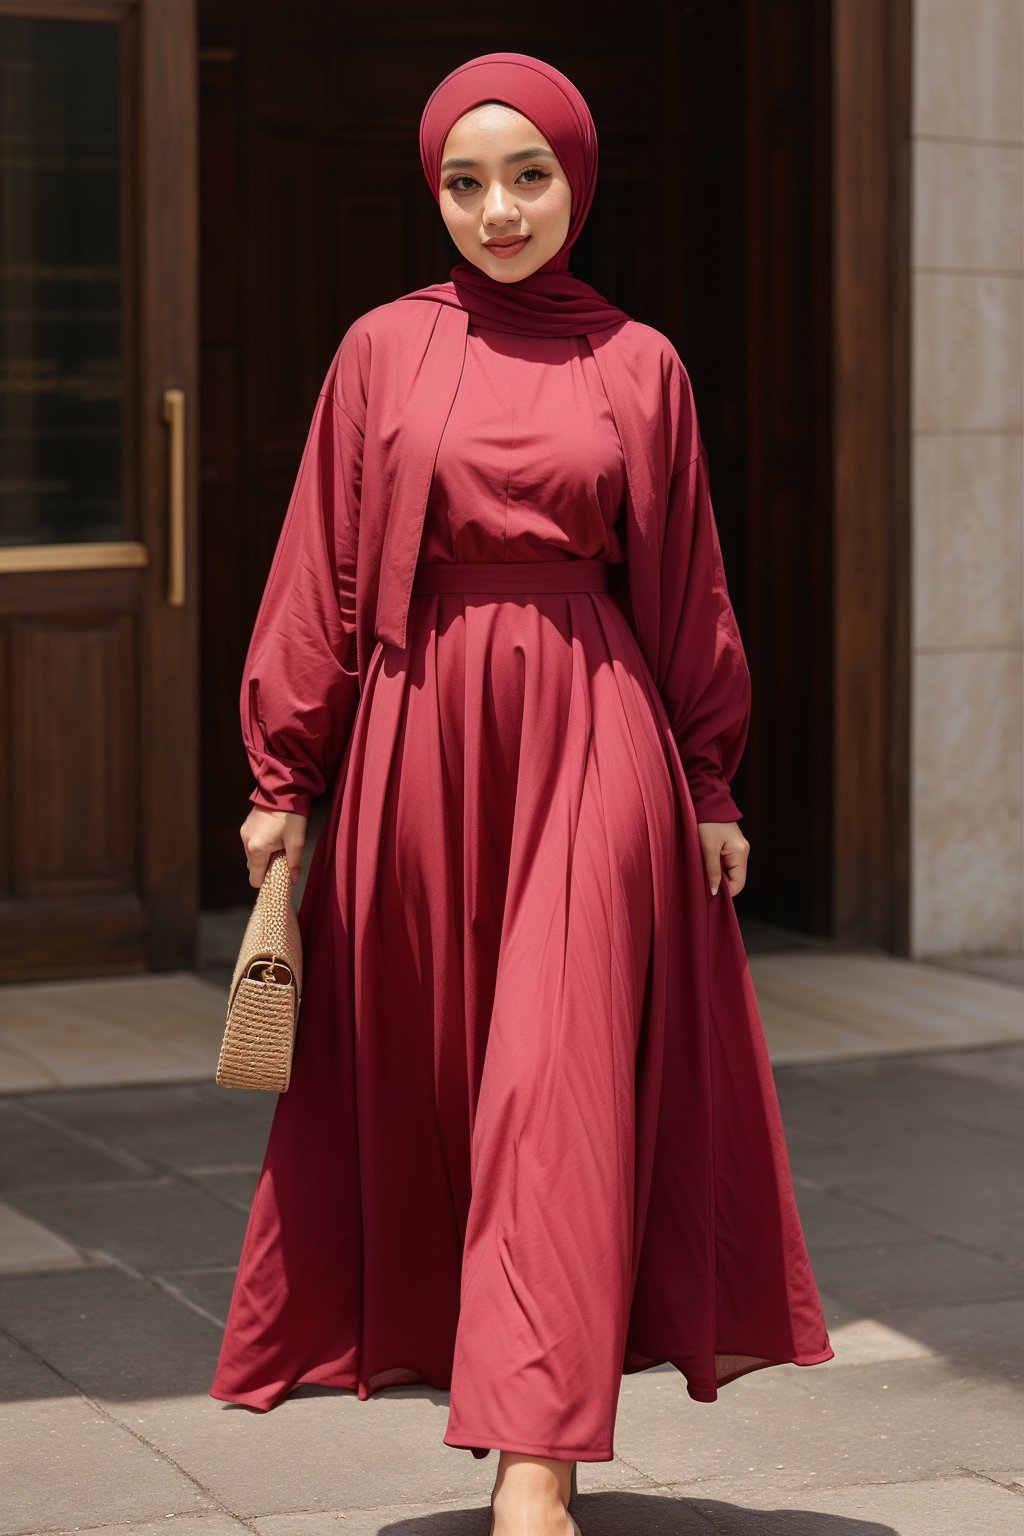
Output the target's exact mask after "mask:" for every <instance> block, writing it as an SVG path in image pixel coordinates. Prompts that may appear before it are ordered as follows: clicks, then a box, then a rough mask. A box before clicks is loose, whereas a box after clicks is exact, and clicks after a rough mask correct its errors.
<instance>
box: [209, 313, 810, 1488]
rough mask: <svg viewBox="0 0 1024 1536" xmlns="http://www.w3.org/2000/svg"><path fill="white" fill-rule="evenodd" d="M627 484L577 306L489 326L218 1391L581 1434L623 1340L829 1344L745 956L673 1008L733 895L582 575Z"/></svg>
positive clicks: (380, 678)
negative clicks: (381, 1403) (398, 1400)
mask: <svg viewBox="0 0 1024 1536" xmlns="http://www.w3.org/2000/svg"><path fill="white" fill-rule="evenodd" d="M323 403H324V402H323V400H321V401H320V402H319V406H320V407H321V408H322V407H323ZM343 425H344V424H343ZM304 469H305V466H304ZM303 472H304V471H300V475H301V474H302V473H303ZM309 472H310V473H313V472H314V471H313V470H312V469H310V470H309ZM624 497H625V478H624V465H623V457H622V450H621V447H620V444H619V439H618V436H617V433H616V430H615V424H614V421H613V418H612V414H611V411H610V409H609V405H608V401H607V399H606V397H605V395H604V392H603V389H602V387H601V382H600V375H599V372H598V370H597V365H596V364H595V361H594V358H593V355H592V352H591V348H590V345H589V343H588V341H587V339H586V337H584V336H578V337H557V338H551V337H531V336H522V335H516V336H512V335H506V334H503V333H500V332H497V331H490V330H487V329H485V328H483V327H481V326H478V325H476V324H471V325H470V328H469V334H468V342H467V352H466V363H465V371H464V373H463V376H462V380H461V383H460V387H459V391H458V395H457V397H456V401H455V405H454V408H453V411H452V414H451V416H450V417H449V419H448V422H447V425H446V428H445V431H444V434H443V436H442V440H441V444H440V449H439V453H438V457H437V460H436V463H435V468H434V477H433V484H432V489H431V492H430V498H429V501H428V505H427V513H426V521H425V525H424V531H423V538H422V543H421V546H420V551H419V565H418V567H417V576H416V580H415V583H414V586H413V595H412V598H411V605H410V613H409V628H408V639H407V644H406V646H405V648H404V650H399V648H398V647H396V646H395V645H393V644H390V643H386V642H383V641H378V643H377V645H376V648H375V650H374V652H373V655H372V656H371V659H370V663H369V667H368V676H367V681H366V684H365V686H364V688H363V690H362V693H361V695H360V699H359V705H358V710H357V713H356V717H355V722H354V725H353V728H352V731H351V734H350V736H349V739H348V742H347V744H346V747H345V752H344V757H343V759H342V761H341V765H340V769H339V771H338V773H337V777H336V780H335V784H334V789H333V795H332V799H331V805H330V811H329V814H328V817H327V820H326V822H325V825H324V827H323V830H322V833H321V836H320V839H319V841H318V843H317V847H316V849H315V851H314V855H313V858H312V862H311V867H310V871H309V876H308V880H307V885H306V889H305V892H304V897H303V901H302V905H301V909H300V920H301V924H302V930H303V939H304V944H305V952H306V978H305V989H304V994H303V1000H302V1008H301V1011H300V1016H299V1025H298V1031H297V1037H296V1046H295V1056H294V1061H293V1069H292V1081H291V1086H290V1087H289V1089H288V1091H287V1093H285V1094H283V1095H282V1096H281V1097H280V1098H279V1100H278V1103H277V1106H276V1110H275V1115H274V1120H273V1125H272V1128H271V1134H270V1139H269V1143H268V1146H267V1151H266V1156H265V1160H264V1165H263V1169H262V1171H261V1174H260V1179H259V1183H258V1186H257V1190H256V1193H255V1196H254V1200H253V1205H252V1211H251V1214H250V1218H249V1224H248V1227H247V1231H246V1235H245V1241H244V1245H243V1250H242V1255H241V1262H240V1265H239V1271H238V1276H237V1280H236V1283H235V1288H234V1292H233V1296H232V1301H231V1309H230V1313H229V1317H228V1321H227V1326H226V1329H225V1333H224V1338H223V1342H222V1346H221V1352H220V1359H219V1362H218V1365H217V1370H216V1375H215V1378H214V1381H213V1384H212V1387H211V1395H212V1396H214V1397H217V1398H222V1399H225V1400H228V1401H233V1402H240V1403H246V1404H248V1405H250V1406H251V1407H254V1408H257V1409H264V1410H265V1409H269V1408H272V1407H273V1406H274V1405H275V1404H276V1403H277V1402H279V1401H280V1400H281V1398H282V1397H283V1396H285V1394H286V1393H288V1392H289V1391H290V1390H291V1389H292V1388H294V1387H295V1386H296V1385H297V1384H299V1383H302V1382H311V1383H312V1382H315V1383H320V1384H328V1385H331V1386H335V1387H347V1388H350V1389H354V1390H355V1391H357V1393H358V1395H359V1396H360V1397H364V1398H365V1397H367V1396H368V1395H370V1394H371V1393H372V1392H374V1391H376V1390H378V1389H379V1388H382V1387H387V1386H389V1385H395V1384H398V1383H408V1382H417V1381H419V1382H427V1383H432V1384H434V1385H435V1386H439V1387H449V1386H450V1388H451V1399H450V1411H449V1417H448V1424H447V1429H446V1432H445V1435H444V1442H445V1443H446V1444H448V1445H451V1446H461V1447H467V1448H469V1449H471V1450H473V1452H474V1454H477V1455H482V1454H485V1452H486V1450H487V1449H489V1448H492V1447H504V1448H507V1449H510V1450H518V1451H522V1452H525V1453H528V1454H534V1455H542V1456H557V1457H562V1458H566V1459H581V1460H595V1461H600V1460H608V1459H610V1458H611V1457H612V1455H613V1430H614V1420H615V1413H616V1405H617V1400H618V1393H619V1388H620V1385H621V1379H622V1374H623V1372H624V1371H635V1370H640V1369H643V1368H644V1367H646V1366H650V1365H653V1364H656V1363H662V1362H665V1361H671V1362H673V1363H674V1364H675V1365H676V1366H677V1367H678V1368H679V1370H680V1371H681V1372H682V1373H683V1374H684V1376H685V1378H686V1381H687V1387H688V1390H689V1392H690V1395H691V1396H692V1397H694V1398H697V1399H701V1400H705V1401H710V1400H712V1399H713V1398H714V1397H715V1396H716V1393H717V1388H718V1386H719V1385H721V1384H722V1383H723V1382H724V1381H728V1380H731V1379H733V1377H735V1376H738V1375H740V1374H742V1373H743V1372H745V1371H748V1370H751V1369H755V1368H757V1367H759V1366H763V1365H768V1364H775V1363H781V1362H785V1361H794V1362H796V1363H798V1364H813V1363H816V1362H818V1361H821V1360H826V1359H828V1358H830V1357H831V1349H830V1347H829V1344H828V1340H827V1337H826V1333H825V1328H824V1323H823V1321H822V1318H821V1312H820V1307H819V1303H818V1297H817V1292H816V1289H815V1286H814V1282H813V1278H812V1276H811V1272H810V1268H809V1265H808V1263H807V1257H806V1252H805V1250H804V1248H803V1245H802V1241H800V1240H799V1238H798V1239H797V1240H796V1241H794V1240H793V1233H794V1232H797V1233H799V1226H798V1221H797V1218H796V1214H795V1208H794V1207H793V1204H792V1190H791V1187H790V1185H789V1182H788V1164H787V1163H786V1161H785V1153H784V1148H783V1147H782V1145H781V1127H780V1123H779V1119H778V1107H777V1101H776V1099H775V1092H774V1085H773V1082H772V1078H771V1071H770V1067H769V1065H768V1059H767V1053H766V1050H765V1045H764V1039H763V1034H762V1033H761V1030H760V1023H759V1019H758V1017H757V1013H756V1005H755V1003H754V1001H753V996H752V990H751V984H750V978H749V974H748V973H747V972H746V970H745V968H740V967H737V972H736V974H735V975H730V976H725V977H720V978H718V979H717V982H716V985H717V986H718V987H719V988H720V990H721V994H722V997H723V1009H722V1016H723V1017H728V1018H731V1019H743V1020H750V1019H753V1020H754V1021H755V1024H756V1027H755V1028H753V1029H750V1028H749V1027H747V1026H744V1027H743V1028H742V1029H738V1028H736V1027H733V1028H732V1035H731V1037H730V1036H729V1035H728V1034H727V1033H723V1034H721V1037H719V1036H718V1035H717V1034H716V1029H715V1026H714V1017H713V1014H710V1015H709V1016H710V1017H711V1018H712V1022H711V1024H710V1025H709V1023H708V1022H707V1020H706V1019H696V1018H692V1017H690V1016H688V1012H687V1009H686V1008H685V1007H683V1006H682V999H683V998H684V996H685V995H686V985H685V983H686V979H687V973H688V970H690V971H692V970H694V969H697V968H699V966H700V965H701V964H702V963H703V961H704V959H705V956H704V955H702V954H701V953H700V951H699V945H700V943H701V942H703V943H705V944H706V942H707V940H706V937H705V939H704V940H703V941H701V940H698V938H697V937H696V935H697V934H699V933H701V932H703V933H704V934H705V935H706V933H707V923H706V922H704V920H703V916H702V913H701V912H700V911H699V909H698V904H700V907H701V908H703V907H704V905H705V904H706V903H709V902H711V903H720V904H721V903H730V902H731V900H732V897H731V895H730V894H729V892H728V888H727V886H726V885H725V883H724V881H723V884H722V885H721V887H720V889H719V892H718V894H717V895H715V896H711V895H710V894H709V891H710V888H709V886H708V883H707V879H706V874H705V872H704V866H703V855H702V852H701V847H700V841H699V836H698V833H697V823H696V819H695V814H694V808H693V804H692V802H691V800H690V795H689V789H688V786H687V782H686V779H685V777H684V775H683V772H682V768H681V763H680V759H679V756H678V753H677V751H676V748H675V744H674V743H673V740H672V735H671V731H670V727H669V723H668V719H667V716H666V713H665V709H664V706H663V703H662V701H661V699H660V698H659V696H658V693H657V690H656V688H655V685H654V683H653V681H652V679H651V676H650V673H649V671H648V669H647V666H646V664H645V662H644V659H643V656H642V654H641V651H640V647H639V644H638V641H637V639H636V636H635V635H634V633H633V630H632V628H631V627H630V623H629V622H628V620H627V617H626V615H625V613H624V611H623V610H622V608H620V607H619V605H618V603H617V602H616V601H615V599H614V598H613V597H612V595H611V594H610V592H609V591H607V590H604V582H603V581H602V579H601V578H602V576H603V574H604V572H605V566H606V563H615V562H619V561H621V560H622V559H623V558H624V547H625V546H624V540H623V537H622V525H621V522H620V518H621V515H622V509H623V505H624ZM495 567H497V568H495ZM257 803H258V801H257ZM738 815H739V811H738V809H737V807H736V806H735V804H734V803H733V802H732V800H731V797H730V795H729V791H728V786H722V788H721V791H720V793H719V796H718V800H717V803H716V814H715V819H722V820H728V819H732V817H733V816H738ZM698 916H700V917H701V921H700V922H698V921H697V918H698ZM719 920H720V921H722V922H725V921H727V920H728V921H730V922H735V915H734V914H733V913H731V912H727V913H724V914H723V915H722V917H721V918H720V919H719Z"/></svg>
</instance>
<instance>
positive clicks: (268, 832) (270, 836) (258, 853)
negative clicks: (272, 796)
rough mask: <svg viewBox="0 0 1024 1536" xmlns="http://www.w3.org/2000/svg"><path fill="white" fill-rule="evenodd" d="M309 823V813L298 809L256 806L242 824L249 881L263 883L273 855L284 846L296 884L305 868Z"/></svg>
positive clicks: (293, 882) (293, 881)
mask: <svg viewBox="0 0 1024 1536" xmlns="http://www.w3.org/2000/svg"><path fill="white" fill-rule="evenodd" d="M307 825H308V817H306V816H300V815H299V813H298V812H297V811H266V810H264V809H263V807H262V806H259V805H254V806H253V808H252V810H251V811H250V812H249V814H248V816H247V817H246V818H245V820H244V821H243V822H242V825H241V828H240V834H241V838H242V844H243V846H244V848H245V862H246V864H247V865H248V867H249V884H250V885H255V886H261V885H262V884H263V877H264V875H265V874H266V872H267V865H268V864H269V863H270V860H271V857H272V856H273V855H274V854H275V853H280V851H281V850H282V849H283V850H284V852H285V853H286V855H287V857H288V871H289V873H290V875H291V877H292V885H294V884H295V882H296V881H297V880H298V878H299V876H300V874H301V872H302V850H303V847H304V846H305V842H306V827H307Z"/></svg>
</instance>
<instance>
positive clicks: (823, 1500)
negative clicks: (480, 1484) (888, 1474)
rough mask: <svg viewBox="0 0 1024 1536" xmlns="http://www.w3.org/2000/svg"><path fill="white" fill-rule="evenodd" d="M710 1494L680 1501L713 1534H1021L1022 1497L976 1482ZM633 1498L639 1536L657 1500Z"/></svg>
mask: <svg viewBox="0 0 1024 1536" xmlns="http://www.w3.org/2000/svg"><path fill="white" fill-rule="evenodd" d="M734 1487H735V1485H734ZM709 1495H711V1490H710V1489H700V1488H697V1489H686V1490H684V1493H683V1497H682V1500H681V1502H682V1503H683V1504H684V1507H685V1505H686V1504H688V1503H692V1507H693V1508H694V1509H695V1510H696V1511H697V1512H698V1513H699V1514H700V1515H702V1516H703V1517H704V1518H705V1519H706V1520H707V1522H708V1524H709V1526H710V1528H711V1530H712V1531H717V1532H719V1533H720V1536H1020V1532H1021V1530H1022V1528H1024V1503H1022V1501H1021V1499H1020V1498H1018V1497H1016V1496H1015V1495H1014V1494H1012V1493H1009V1492H1008V1491H1007V1490H1006V1489H1005V1488H999V1487H994V1486H993V1485H992V1484H991V1483H989V1482H986V1481H985V1480H984V1479H982V1478H976V1477H957V1476H954V1477H946V1478H936V1479H934V1480H933V1481H929V1482H920V1483H881V1484H872V1485H869V1486H867V1487H851V1486H846V1487H841V1488H816V1489H814V1490H813V1491H811V1492H808V1493H806V1494H796V1495H787V1497H786V1498H785V1499H783V1500H780V1499H777V1498H776V1497H775V1496H774V1494H772V1493H771V1492H769V1491H765V1490H757V1489H754V1488H743V1489H740V1490H736V1491H733V1490H730V1491H729V1492H728V1493H726V1492H722V1493H715V1494H714V1495H711V1496H709ZM636 1497H637V1499H638V1500H639V1499H643V1501H644V1504H643V1506H639V1505H638V1508H643V1509H644V1513H641V1514H638V1515H637V1516H636V1520H635V1529H637V1530H642V1531H644V1532H645V1533H646V1531H647V1530H648V1524H647V1519H646V1512H645V1510H646V1505H647V1504H648V1503H650V1502H653V1501H654V1499H655V1498H656V1497H657V1496H656V1495H645V1494H638V1495H636ZM677 1497H678V1495H677ZM609 1502H610V1501H609ZM601 1513H602V1512H599V1511H598V1510H597V1509H596V1508H595V1509H594V1511H593V1514H592V1515H591V1514H590V1513H589V1512H588V1515H587V1529H586V1536H612V1533H613V1532H614V1531H615V1530H616V1526H615V1525H614V1524H613V1523H611V1522H607V1523H606V1522H605V1521H604V1520H602V1518H601ZM622 1528H623V1527H622V1526H621V1525H620V1526H619V1527H618V1529H619V1530H621V1529H622ZM657 1528H658V1527H655V1526H652V1527H650V1529H652V1530H653V1529H657ZM663 1529H666V1530H671V1529H672V1527H671V1526H670V1525H669V1526H665V1527H663Z"/></svg>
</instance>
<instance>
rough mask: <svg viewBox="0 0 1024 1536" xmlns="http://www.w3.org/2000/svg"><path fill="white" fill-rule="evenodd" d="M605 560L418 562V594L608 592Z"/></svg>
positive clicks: (415, 589)
mask: <svg viewBox="0 0 1024 1536" xmlns="http://www.w3.org/2000/svg"><path fill="white" fill-rule="evenodd" d="M610 563H611V562H609V561H607V560H597V559H594V560H591V559H582V558H580V557H579V556H572V557H569V558H567V559H565V560H465V561H463V560H421V561H420V562H419V563H418V565H417V566H416V570H415V572H414V573H413V583H412V590H413V592H414V593H417V592H607V591H608V587H609V581H608V567H609V564H610Z"/></svg>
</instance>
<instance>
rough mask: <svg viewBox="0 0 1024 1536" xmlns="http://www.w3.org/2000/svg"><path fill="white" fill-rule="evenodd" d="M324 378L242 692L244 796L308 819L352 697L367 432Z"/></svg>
mask: <svg viewBox="0 0 1024 1536" xmlns="http://www.w3.org/2000/svg"><path fill="white" fill-rule="evenodd" d="M335 367H336V363H335V364H332V374H333V372H334V369H335ZM331 376H332V375H329V376H328V380H327V381H325V386H324V388H323V390H322V391H321V393H320V394H319V396H318V397H317V401H316V407H315V410H314V412H313V419H312V422H311V424H310V428H309V434H308V436H307V439H306V446H305V449H304V451H303V455H302V460H301V463H300V465H299V470H298V474H297V477H296V480H295V485H294V488H293V490H292V494H291V498H290V500H289V503H288V507H287V511H286V513H285V517H284V522H283V524H282V527H281V532H280V535H279V537H278V542H277V548H276V550H275V553H274V558H273V560H272V562H271V566H270V572H269V575H268V577H267V582H266V586H265V588H264V592H263V597H262V600H261V602H260V606H259V610H258V612H257V615H256V621H255V624H254V627H253V631H252V637H251V639H250V642H249V649H248V653H247V656H246V660H245V666H244V669H243V673H242V684H241V693H240V707H241V722H242V738H243V741H244V743H245V750H246V755H247V756H248V759H249V764H250V766H251V768H252V772H253V775H254V777H255V779H256V788H255V789H254V790H253V792H252V794H251V795H250V797H249V798H250V800H251V801H253V803H254V804H257V805H260V806H262V807H264V808H265V809H268V810H277V811H297V812H298V813H299V814H301V815H303V816H308V814H309V810H310V805H311V802H312V800H313V799H314V798H315V797H316V796H317V795H320V794H321V793H322V792H323V791H324V789H325V788H326V785H327V783H328V780H329V778H330V777H331V775H332V774H333V772H334V771H335V770H336V768H337V766H338V764H339V763H340V760H341V757H342V754H343V752H344V749H345V745H346V743H347V740H348V736H349V733H350V730H351V727H352V722H353V719H354V717H355V712H356V706H357V703H358V697H359V676H358V667H357V661H356V611H355V593H356V547H357V539H358V528H359V494H360V484H361V474H362V433H361V431H360V429H359V427H358V426H357V425H356V423H355V422H354V421H353V420H352V419H351V418H350V417H349V415H348V414H347V413H346V412H345V410H344V409H343V408H342V407H341V406H340V405H339V404H338V402H337V399H336V398H335V396H334V392H333V390H332V389H331V388H330V379H331Z"/></svg>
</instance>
